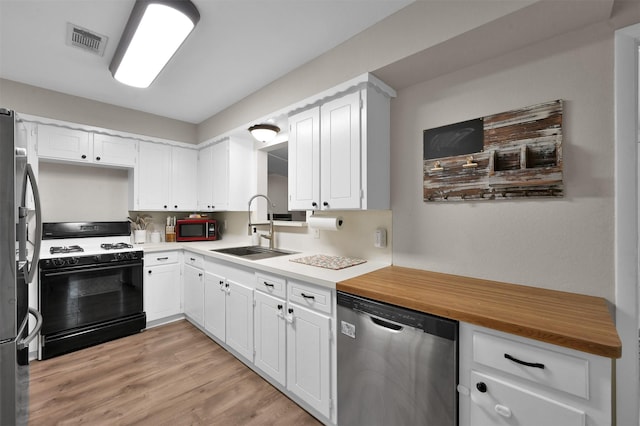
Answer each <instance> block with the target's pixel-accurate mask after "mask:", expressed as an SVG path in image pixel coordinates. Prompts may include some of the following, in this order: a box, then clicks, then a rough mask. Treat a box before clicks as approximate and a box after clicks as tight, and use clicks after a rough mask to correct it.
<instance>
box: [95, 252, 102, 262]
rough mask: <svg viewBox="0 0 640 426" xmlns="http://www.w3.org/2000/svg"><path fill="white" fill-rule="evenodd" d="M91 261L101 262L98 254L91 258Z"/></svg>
mask: <svg viewBox="0 0 640 426" xmlns="http://www.w3.org/2000/svg"><path fill="white" fill-rule="evenodd" d="M93 260H95V261H96V262H100V261H101V260H102V256H101V255H99V254H96V255H95V256H93Z"/></svg>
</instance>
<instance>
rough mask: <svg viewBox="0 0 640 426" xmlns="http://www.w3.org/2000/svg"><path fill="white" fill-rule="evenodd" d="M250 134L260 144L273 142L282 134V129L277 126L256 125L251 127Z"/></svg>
mask: <svg viewBox="0 0 640 426" xmlns="http://www.w3.org/2000/svg"><path fill="white" fill-rule="evenodd" d="M249 132H250V133H251V136H253V137H254V138H255V139H256V140H258V141H260V142H264V143H267V142H271V141H272V140H273V138H275V137H276V135H277V134H278V133H279V132H280V127H278V126H276V125H275V124H255V125H253V126H251V127H249Z"/></svg>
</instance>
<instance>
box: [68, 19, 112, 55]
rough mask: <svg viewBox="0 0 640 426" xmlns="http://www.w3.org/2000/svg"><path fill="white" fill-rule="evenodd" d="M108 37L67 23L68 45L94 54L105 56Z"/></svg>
mask: <svg viewBox="0 0 640 426" xmlns="http://www.w3.org/2000/svg"><path fill="white" fill-rule="evenodd" d="M108 39H109V38H108V37H107V36H103V35H102V34H98V33H96V32H93V31H90V30H88V29H86V28H82V27H80V26H78V25H74V24H70V23H67V45H69V46H74V47H79V48H80V49H83V50H86V51H89V52H93V53H95V54H96V55H100V56H103V55H104V48H105V46H106V45H107V40H108Z"/></svg>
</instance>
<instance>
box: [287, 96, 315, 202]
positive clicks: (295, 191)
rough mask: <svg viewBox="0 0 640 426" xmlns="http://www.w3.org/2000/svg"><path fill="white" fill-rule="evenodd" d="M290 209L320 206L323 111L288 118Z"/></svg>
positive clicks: (310, 111) (304, 112)
mask: <svg viewBox="0 0 640 426" xmlns="http://www.w3.org/2000/svg"><path fill="white" fill-rule="evenodd" d="M288 167H289V210H315V209H319V208H320V207H319V206H320V205H319V204H318V203H319V202H320V108H319V107H315V108H311V109H309V110H307V111H303V112H301V113H299V114H296V115H294V116H291V117H289V162H288Z"/></svg>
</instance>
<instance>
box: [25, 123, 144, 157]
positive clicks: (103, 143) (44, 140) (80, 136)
mask: <svg viewBox="0 0 640 426" xmlns="http://www.w3.org/2000/svg"><path fill="white" fill-rule="evenodd" d="M38 157H40V158H42V159H45V160H58V161H70V162H77V163H86V164H93V165H104V166H111V167H127V168H133V167H135V165H136V162H137V158H138V142H137V141H135V140H132V139H127V138H121V137H118V136H109V135H103V134H99V133H92V132H86V131H83V130H74V129H68V128H66V127H57V126H48V125H43V124H40V125H38Z"/></svg>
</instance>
